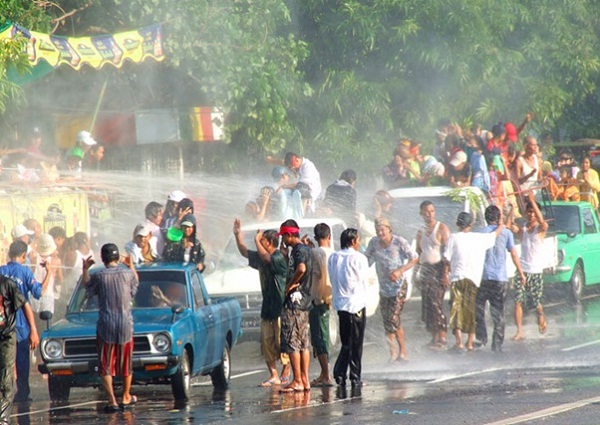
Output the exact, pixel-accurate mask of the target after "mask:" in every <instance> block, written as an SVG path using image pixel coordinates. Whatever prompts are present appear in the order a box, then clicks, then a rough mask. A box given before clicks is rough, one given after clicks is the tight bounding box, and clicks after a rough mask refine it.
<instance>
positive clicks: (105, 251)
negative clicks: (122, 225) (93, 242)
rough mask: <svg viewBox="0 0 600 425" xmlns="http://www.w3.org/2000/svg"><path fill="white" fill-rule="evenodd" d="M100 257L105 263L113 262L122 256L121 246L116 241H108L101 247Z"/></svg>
mask: <svg viewBox="0 0 600 425" xmlns="http://www.w3.org/2000/svg"><path fill="white" fill-rule="evenodd" d="M100 257H101V258H102V262H103V263H104V264H108V263H112V262H113V261H117V260H118V259H119V258H120V255H119V248H118V247H117V245H115V244H114V243H107V244H104V245H102V248H101V249H100Z"/></svg>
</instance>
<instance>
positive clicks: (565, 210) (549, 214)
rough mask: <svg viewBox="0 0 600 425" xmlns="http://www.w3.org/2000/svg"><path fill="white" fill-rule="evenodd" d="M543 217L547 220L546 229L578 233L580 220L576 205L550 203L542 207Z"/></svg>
mask: <svg viewBox="0 0 600 425" xmlns="http://www.w3.org/2000/svg"><path fill="white" fill-rule="evenodd" d="M543 212H544V217H545V218H546V220H547V221H548V231H549V232H554V233H567V234H569V233H575V234H577V233H580V232H581V221H580V219H579V209H578V207H577V206H576V205H552V207H544V211H543Z"/></svg>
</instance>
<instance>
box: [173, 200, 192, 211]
mask: <svg viewBox="0 0 600 425" xmlns="http://www.w3.org/2000/svg"><path fill="white" fill-rule="evenodd" d="M187 208H191V211H190V214H194V201H192V200H191V199H190V198H183V199H182V200H181V201H179V205H177V211H183V210H185V209H187ZM177 214H179V213H177Z"/></svg>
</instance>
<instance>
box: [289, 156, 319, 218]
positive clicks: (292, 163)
mask: <svg viewBox="0 0 600 425" xmlns="http://www.w3.org/2000/svg"><path fill="white" fill-rule="evenodd" d="M284 164H285V165H286V166H287V167H288V168H289V169H290V170H293V171H294V172H295V173H296V174H297V176H298V182H297V183H296V184H295V189H296V190H298V191H299V192H300V194H301V195H302V202H303V204H304V213H305V214H306V212H307V209H308V208H310V211H311V212H314V210H315V204H316V201H317V199H319V196H320V195H321V175H320V174H319V171H318V170H317V167H315V164H314V163H313V162H312V161H311V160H310V159H308V158H304V157H302V156H299V155H296V154H295V153H292V152H288V153H287V154H286V155H285V159H284Z"/></svg>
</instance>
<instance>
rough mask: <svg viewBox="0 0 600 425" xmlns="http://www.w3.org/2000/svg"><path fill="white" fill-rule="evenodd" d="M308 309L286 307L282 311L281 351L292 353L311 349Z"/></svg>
mask: <svg viewBox="0 0 600 425" xmlns="http://www.w3.org/2000/svg"><path fill="white" fill-rule="evenodd" d="M308 328H309V322H308V311H305V310H296V309H291V308H287V307H284V308H283V311H282V312H281V352H282V353H287V354H292V353H299V352H301V351H305V350H309V349H310V335H309V331H308Z"/></svg>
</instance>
